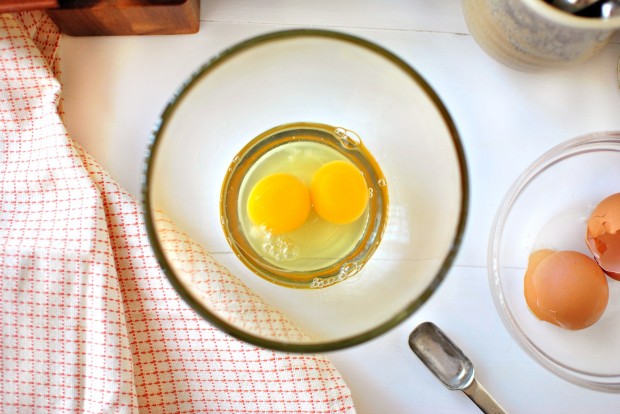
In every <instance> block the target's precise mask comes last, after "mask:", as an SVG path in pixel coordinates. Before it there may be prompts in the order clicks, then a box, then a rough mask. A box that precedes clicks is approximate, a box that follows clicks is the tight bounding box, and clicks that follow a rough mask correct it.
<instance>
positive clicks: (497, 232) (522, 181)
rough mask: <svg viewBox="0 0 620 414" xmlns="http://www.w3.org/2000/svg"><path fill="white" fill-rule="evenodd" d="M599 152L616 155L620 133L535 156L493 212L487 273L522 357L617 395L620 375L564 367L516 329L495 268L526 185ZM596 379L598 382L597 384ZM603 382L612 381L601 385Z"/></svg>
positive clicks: (608, 133) (499, 310) (595, 136)
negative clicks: (505, 231) (564, 163)
mask: <svg viewBox="0 0 620 414" xmlns="http://www.w3.org/2000/svg"><path fill="white" fill-rule="evenodd" d="M606 145H607V146H606ZM600 151H606V152H607V151H614V152H620V131H599V132H592V133H589V134H584V135H580V136H577V137H575V138H572V139H569V140H567V141H564V142H562V143H560V144H558V145H556V146H554V147H552V148H551V149H549V150H548V151H546V152H545V153H543V154H542V155H541V156H539V157H538V158H537V159H536V160H535V161H534V162H533V163H532V164H531V165H530V166H528V167H527V168H526V169H525V171H523V172H522V173H521V174H520V175H519V176H518V177H517V178H516V180H515V181H514V183H513V184H512V186H511V187H510V189H509V190H508V191H507V192H506V195H505V196H504V198H503V200H502V201H501V203H500V207H499V208H498V210H497V213H496V215H495V218H494V220H493V224H492V226H491V232H490V235H489V245H488V252H487V271H488V282H489V288H490V291H491V296H492V298H493V303H494V305H495V308H496V310H497V313H498V314H499V316H500V319H501V321H502V324H503V325H504V327H505V328H506V330H507V331H508V333H509V334H510V336H511V337H512V339H513V340H514V341H515V342H516V343H517V344H518V345H519V347H520V348H521V349H522V350H523V351H525V352H526V354H528V355H529V356H530V357H531V358H532V359H533V360H534V361H536V362H537V363H538V364H540V365H541V366H543V367H545V368H546V369H547V370H549V371H550V372H552V373H553V374H555V375H557V376H559V377H560V378H563V379H565V380H567V381H569V382H571V383H573V384H576V385H580V386H583V387H586V388H590V389H593V390H597V391H606V392H618V391H620V373H619V374H611V375H607V374H605V375H602V374H596V373H593V372H588V371H584V370H577V369H574V368H572V367H570V366H567V365H566V364H563V363H561V362H559V361H556V360H555V359H554V358H553V357H552V356H550V355H548V354H547V353H545V352H543V351H542V350H541V349H540V348H539V347H538V346H536V344H535V343H534V342H533V341H532V340H531V339H530V338H529V337H528V336H527V335H526V334H525V333H524V332H523V331H522V330H521V329H520V328H519V325H518V324H517V322H516V318H515V317H514V316H513V312H512V311H511V310H510V308H509V307H508V305H507V302H506V300H505V298H504V292H503V290H502V286H501V284H502V282H501V271H500V265H499V262H500V259H501V256H502V255H501V252H500V245H501V240H502V235H503V229H504V225H505V223H506V219H507V217H508V215H509V214H510V212H511V211H512V207H513V205H514V202H515V201H516V200H517V199H518V198H519V196H520V195H521V194H522V193H523V191H524V190H525V189H526V188H527V187H528V186H529V185H530V183H531V182H532V181H533V180H534V179H535V178H536V177H537V176H538V175H540V174H542V173H544V172H545V171H547V170H548V169H549V168H551V167H553V166H554V165H555V164H557V163H559V162H561V161H563V160H565V159H568V158H572V157H574V156H579V155H582V154H585V153H592V152H600ZM596 379H599V381H597V380H596ZM605 379H607V380H612V381H614V380H615V381H614V382H609V381H604V380H605Z"/></svg>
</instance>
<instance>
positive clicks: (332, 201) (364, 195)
mask: <svg viewBox="0 0 620 414" xmlns="http://www.w3.org/2000/svg"><path fill="white" fill-rule="evenodd" d="M310 194H311V197H312V205H313V206H314V210H315V211H316V213H317V214H318V215H319V216H320V217H321V218H322V219H324V220H326V221H329V222H330V223H335V224H348V223H352V222H354V221H355V220H357V219H358V218H359V217H360V216H361V215H362V213H364V210H366V205H367V204H368V186H367V185H366V180H365V179H364V176H363V175H362V173H361V171H360V170H358V169H357V168H356V167H355V166H354V165H353V164H351V163H349V162H346V161H332V162H328V163H327V164H325V165H323V166H322V167H321V168H319V169H318V170H317V172H316V173H315V174H314V176H313V177H312V183H311V184H310Z"/></svg>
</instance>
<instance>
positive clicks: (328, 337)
mask: <svg viewBox="0 0 620 414" xmlns="http://www.w3.org/2000/svg"><path fill="white" fill-rule="evenodd" d="M296 122H307V123H319V124H323V125H331V126H334V128H335V129H338V128H343V129H345V130H347V131H349V130H350V131H355V133H356V134H357V135H358V136H359V137H360V138H361V140H362V142H363V144H364V145H365V147H366V148H367V149H368V151H370V153H371V154H372V155H373V156H374V158H375V159H376V161H377V163H378V164H379V166H380V168H381V170H382V172H383V173H384V175H385V180H386V182H387V190H388V193H389V205H388V206H387V213H388V214H387V224H386V226H385V228H384V229H383V237H382V240H381V242H380V244H379V245H378V246H374V247H373V249H374V248H376V251H374V253H373V254H372V256H370V258H369V260H368V261H367V262H366V263H365V265H364V266H363V267H362V268H361V269H360V270H359V272H357V273H356V274H354V275H352V276H351V277H347V278H346V280H342V281H340V282H339V283H336V284H332V285H330V286H328V287H323V288H318V289H311V288H310V289H293V288H290V287H286V286H281V285H278V284H275V283H271V282H269V281H267V280H265V279H264V278H262V277H258V276H257V275H256V274H255V273H254V272H252V271H251V270H250V269H249V268H248V267H247V266H246V265H245V264H244V261H243V260H241V259H240V257H239V256H238V253H239V252H237V251H235V250H234V249H232V248H231V244H230V243H229V241H228V240H227V237H226V234H225V232H224V231H223V230H222V225H221V211H220V190H221V186H222V182H223V180H224V178H225V176H226V174H227V172H228V170H229V168H231V166H232V165H233V163H234V162H235V160H236V159H235V156H236V155H237V154H238V153H239V151H241V150H242V148H244V146H245V145H246V144H247V143H248V142H250V141H251V140H252V139H254V138H255V137H257V136H259V135H260V134H261V133H263V132H265V131H268V130H270V129H272V128H275V127H278V126H281V125H285V124H290V123H296ZM143 189H144V210H145V217H146V224H147V230H148V234H149V237H150V240H151V244H152V247H153V249H154V251H155V254H156V256H157V258H158V260H159V261H160V263H161V266H162V268H163V269H164V271H165V273H166V274H167V275H168V277H169V279H170V281H171V283H172V284H173V285H174V287H175V288H176V289H177V290H178V292H179V293H180V295H181V296H182V297H183V298H184V299H185V300H186V301H187V302H188V303H189V304H190V305H191V306H192V307H193V308H194V309H195V310H196V311H197V312H198V313H199V314H200V315H202V316H203V317H204V318H205V319H207V320H209V321H210V322H211V323H212V324H214V325H216V326H218V327H220V328H221V329H223V330H224V331H226V332H228V333H229V334H231V335H233V336H235V337H237V338H240V339H242V340H244V341H247V342H250V343H253V344H256V345H259V346H263V347H268V348H272V349H278V350H284V351H295V352H316V351H329V350H334V349H339V348H343V347H347V346H351V345H355V344H358V343H361V342H363V341H366V340H369V339H371V338H374V337H376V336H377V335H379V334H381V333H383V332H385V331H387V330H388V329H390V328H392V327H393V326H395V325H397V324H398V323H399V322H401V321H403V320H404V319H406V318H407V317H408V316H409V315H411V314H412V313H413V312H414V311H415V310H417V309H418V308H420V306H422V304H424V303H425V301H426V300H427V299H428V298H429V297H430V296H431V295H432V294H433V292H434V291H435V290H436V289H437V287H438V286H439V284H440V282H441V281H442V280H443V279H444V277H445V276H446V273H447V271H448V269H449V267H450V265H451V263H452V260H453V258H454V256H455V254H456V252H457V250H458V248H459V244H460V242H461V238H462V234H463V229H464V224H465V218H466V213H467V205H468V204H467V203H468V184H467V171H466V165H465V158H464V154H463V149H462V147H461V143H460V140H459V136H458V133H457V131H456V128H455V126H454V123H453V121H452V119H451V118H450V116H449V114H448V112H447V110H446V108H445V107H444V105H443V104H442V103H441V101H440V99H439V98H438V96H437V95H436V94H435V93H434V92H433V90H432V89H431V87H430V86H429V85H428V84H427V83H426V82H425V81H424V80H423V79H422V77H421V76H420V75H419V74H418V73H417V72H416V71H415V70H414V69H413V68H411V67H410V66H409V65H408V64H407V63H406V62H404V61H403V60H402V59H400V58H398V57H397V56H395V55H394V54H392V53H390V52H388V51H387V50H385V49H383V48H382V47H380V46H377V45H376V44H374V43H371V42H369V41H366V40H363V39H360V38H357V37H354V36H350V35H347V34H343V33H337V32H331V31H324V30H314V29H300V30H289V31H282V32H275V33H269V34H265V35H261V36H258V37H255V38H252V39H250V40H247V41H244V42H242V43H239V44H237V45H235V46H233V47H231V48H229V49H227V50H225V51H223V52H221V53H220V54H218V55H217V56H215V57H213V58H212V59H211V60H209V61H208V62H207V63H206V64H205V65H204V66H202V67H201V68H199V69H198V71H197V72H196V73H195V74H194V75H193V76H191V77H190V79H189V80H187V82H186V83H185V84H184V85H183V87H182V88H181V89H180V90H179V91H178V93H177V94H176V95H175V96H174V97H173V98H172V99H171V101H170V103H169V105H168V107H167V108H166V109H165V111H164V112H163V114H162V115H161V119H160V122H159V123H158V125H157V127H156V129H155V132H154V137H153V142H152V146H151V147H150V149H149V153H148V159H147V166H146V172H145V181H144V187H143ZM233 245H234V242H233ZM343 279H345V278H343Z"/></svg>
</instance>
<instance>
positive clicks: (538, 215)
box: [488, 132, 620, 392]
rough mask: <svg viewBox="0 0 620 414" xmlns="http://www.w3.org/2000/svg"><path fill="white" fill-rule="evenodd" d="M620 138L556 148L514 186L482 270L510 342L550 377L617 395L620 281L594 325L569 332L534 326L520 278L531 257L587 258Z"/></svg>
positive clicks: (619, 164)
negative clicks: (589, 229)
mask: <svg viewBox="0 0 620 414" xmlns="http://www.w3.org/2000/svg"><path fill="white" fill-rule="evenodd" d="M619 177H620V132H600V133H593V134H589V135H585V136H581V137H577V138H574V139H572V140H569V141H567V142H565V143H563V144H560V145H558V146H556V147H554V148H552V149H551V150H550V151H548V152H547V153H545V154H544V155H542V156H541V157H540V158H539V159H538V160H536V161H535V162H534V163H533V164H532V165H531V166H530V167H529V168H528V169H527V170H526V171H525V172H524V173H523V174H522V175H521V176H520V177H519V178H518V179H517V181H516V182H515V184H514V185H513V186H512V188H511V189H510V190H509V192H508V193H507V195H506V197H505V198H504V201H503V202H502V204H501V207H500V208H499V211H498V213H497V215H496V217H495V221H494V224H493V227H492V230H491V236H490V244H489V256H488V269H489V283H490V288H491V293H492V295H493V299H494V302H495V306H496V308H497V310H498V312H499V315H500V317H501V319H502V322H503V323H504V325H505V326H506V328H507V329H508V332H509V333H510V334H511V335H512V337H513V338H514V339H515V340H516V342H517V343H518V344H519V345H520V346H521V348H522V349H523V350H525V351H526V352H527V353H528V354H529V355H530V356H531V357H533V358H534V360H536V361H537V362H538V363H540V364H541V365H542V366H544V367H545V368H547V369H548V370H550V371H551V372H553V373H554V374H556V375H558V376H560V377H562V378H564V379H566V380H568V381H571V382H573V383H575V384H578V385H581V386H585V387H588V388H591V389H595V390H601V391H610V392H618V391H620V358H618V351H619V350H620V282H618V281H616V280H613V279H612V278H609V277H608V278H607V279H608V282H609V304H608V306H607V309H606V310H605V313H604V314H603V316H602V317H601V319H600V320H599V321H598V322H596V323H595V324H594V325H592V326H590V327H588V328H586V329H583V330H578V331H570V330H565V329H562V328H559V327H557V326H555V325H552V324H549V323H547V322H542V321H540V320H538V319H537V318H536V317H535V316H534V314H533V313H531V311H530V310H529V308H528V307H527V304H526V302H525V297H524V293H523V278H524V274H525V269H526V267H527V262H528V257H529V255H530V253H532V252H533V251H535V250H538V249H543V248H547V249H553V250H575V251H579V252H582V253H584V254H586V255H588V256H591V254H590V252H589V251H588V248H587V246H586V243H585V233H586V223H587V220H588V218H589V216H590V213H591V211H592V210H593V208H594V207H595V206H596V205H597V204H598V203H599V202H600V201H601V200H602V199H603V198H605V197H607V196H609V195H611V194H614V193H618V192H620V180H619Z"/></svg>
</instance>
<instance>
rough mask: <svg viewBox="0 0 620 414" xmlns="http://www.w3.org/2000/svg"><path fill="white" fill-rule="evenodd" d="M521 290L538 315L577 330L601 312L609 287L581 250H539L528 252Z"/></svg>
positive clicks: (603, 309)
mask: <svg viewBox="0 0 620 414" xmlns="http://www.w3.org/2000/svg"><path fill="white" fill-rule="evenodd" d="M524 294H525V300H526V302H527V305H528V307H529V308H530V310H531V311H532V313H533V314H534V315H535V316H536V317H537V318H538V319H540V320H543V321H547V322H549V323H552V324H554V325H557V326H560V327H562V328H566V329H572V330H578V329H584V328H587V327H588V326H590V325H592V324H594V323H595V322H596V321H598V320H599V319H600V317H601V316H602V315H603V312H604V311H605V308H606V307H607V302H608V300H609V287H608V285H607V279H606V277H605V274H604V273H603V271H602V270H601V268H600V267H599V266H598V265H597V263H596V262H595V261H594V260H593V259H591V258H590V257H588V256H586V255H585V254H582V253H579V252H573V251H552V250H539V251H536V252H534V253H532V254H531V255H530V259H529V262H528V267H527V270H526V273H525V279H524Z"/></svg>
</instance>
